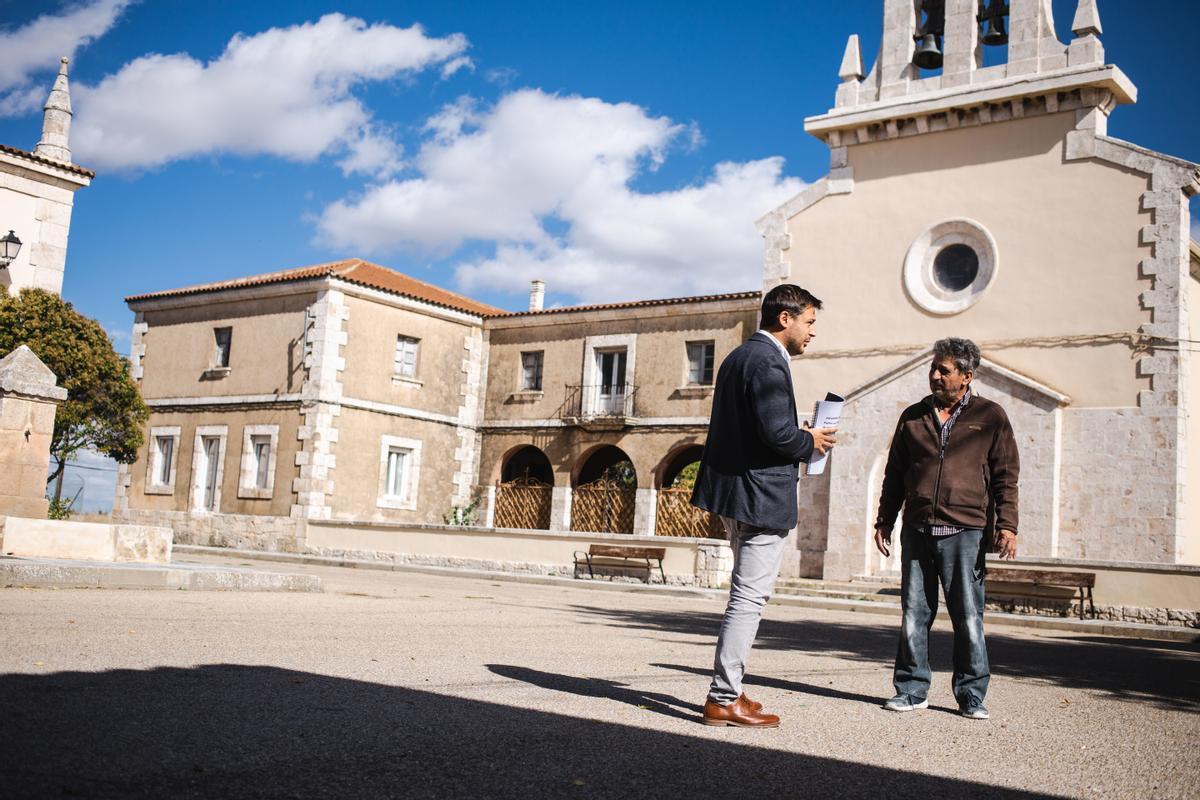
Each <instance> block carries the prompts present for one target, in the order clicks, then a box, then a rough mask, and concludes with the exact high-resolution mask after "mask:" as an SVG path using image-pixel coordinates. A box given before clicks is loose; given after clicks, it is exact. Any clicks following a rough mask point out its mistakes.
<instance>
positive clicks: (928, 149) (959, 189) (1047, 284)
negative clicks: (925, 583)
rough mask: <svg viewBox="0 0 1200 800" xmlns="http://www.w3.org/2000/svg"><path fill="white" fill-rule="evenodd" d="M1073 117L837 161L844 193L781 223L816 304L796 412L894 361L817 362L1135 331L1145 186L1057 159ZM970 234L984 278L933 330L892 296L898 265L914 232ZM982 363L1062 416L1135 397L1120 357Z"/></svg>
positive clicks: (1059, 351)
mask: <svg viewBox="0 0 1200 800" xmlns="http://www.w3.org/2000/svg"><path fill="white" fill-rule="evenodd" d="M1073 125H1074V113H1073V112H1071V113H1063V114H1055V115H1049V116H1042V117H1036V118H1030V119H1023V120H1015V121H1011V122H1004V123H998V124H994V125H985V126H980V127H974V128H970V129H962V130H956V131H946V132H940V133H931V134H926V135H923V136H913V137H907V138H902V139H897V140H892V141H886V142H878V143H872V144H863V145H856V146H853V147H850V148H849V152H848V158H849V164H850V166H851V168H852V169H853V173H854V190H853V192H851V193H850V194H845V195H831V196H829V197H826V198H825V199H823V200H821V201H820V202H818V203H817V204H816V205H814V206H812V207H810V208H808V209H806V210H805V211H804V212H802V213H800V214H799V215H797V216H795V217H793V218H792V219H791V220H789V221H788V232H789V233H790V234H791V249H790V250H788V251H785V252H786V257H787V258H788V259H789V260H790V263H791V266H792V270H791V276H790V280H791V281H792V282H795V283H799V284H800V285H802V286H804V287H805V288H807V289H809V290H810V291H812V292H814V293H815V294H816V295H817V296H818V297H820V298H821V299H822V300H824V301H825V303H826V306H825V310H824V312H823V313H822V314H821V315H820V316H819V318H818V325H817V340H816V341H815V342H814V343H813V344H812V345H811V346H810V354H811V356H810V357H806V358H803V359H800V360H798V361H797V362H795V367H794V369H795V375H796V384H797V393H798V395H799V396H800V401H801V405H802V406H804V405H807V404H808V403H811V402H812V401H813V400H815V399H816V398H817V397H818V396H820V395H823V393H824V392H825V391H829V390H832V391H838V390H842V391H849V390H850V389H852V388H854V387H856V386H859V385H861V384H863V383H865V382H866V381H867V380H869V379H871V378H873V377H874V376H876V375H879V374H881V373H883V372H884V371H885V370H887V369H888V368H889V367H892V366H895V364H896V363H898V362H899V361H902V360H903V359H902V358H898V357H895V356H891V357H888V356H878V357H857V356H856V357H846V358H822V357H821V355H820V354H821V351H823V350H830V349H834V348H863V347H871V346H889V345H900V344H914V345H918V344H928V343H930V342H932V341H934V340H935V339H938V338H941V337H944V336H950V335H958V336H966V337H970V338H974V339H976V340H981V341H986V340H1001V339H1016V338H1024V337H1031V336H1053V335H1070V334H1086V333H1101V332H1113V331H1136V330H1137V328H1138V326H1139V325H1140V324H1142V323H1144V322H1149V321H1150V315H1149V313H1148V312H1146V311H1143V310H1142V309H1141V307H1140V305H1139V302H1138V296H1139V294H1140V293H1141V292H1144V291H1146V290H1148V289H1150V288H1151V282H1150V279H1149V278H1143V277H1140V276H1139V270H1138V265H1139V262H1140V261H1141V260H1142V259H1144V258H1147V257H1148V256H1149V255H1150V249H1149V247H1146V246H1142V245H1140V244H1139V232H1140V228H1141V227H1142V226H1144V225H1147V224H1149V223H1150V221H1151V220H1150V215H1149V213H1145V212H1142V211H1141V210H1140V196H1141V193H1142V192H1145V191H1146V190H1147V188H1148V186H1147V179H1146V176H1144V175H1140V174H1135V173H1132V172H1130V171H1127V170H1124V169H1120V168H1116V167H1113V166H1111V165H1107V164H1104V163H1101V162H1090V161H1079V162H1071V163H1064V162H1063V138H1064V136H1065V135H1066V133H1067V132H1068V131H1069V130H1071V129H1072V127H1073ZM961 217H966V218H969V219H973V220H975V221H976V222H978V223H980V224H981V225H983V226H984V227H985V228H986V229H987V230H989V231H990V232H991V234H992V235H993V236H994V238H995V241H996V247H997V251H998V261H999V268H998V272H997V275H996V277H995V279H994V281H993V283H992V285H991V287H990V288H989V289H988V291H987V293H986V294H985V295H984V297H983V298H982V300H981V301H980V302H978V303H977V304H976V305H974V306H973V307H971V308H970V309H968V310H966V311H964V312H962V313H959V314H956V315H953V316H950V317H942V316H937V315H934V314H931V313H928V312H926V311H924V310H922V309H921V308H920V307H918V306H917V305H915V304H914V303H913V302H912V301H911V300H910V299H909V297H908V295H907V294H906V292H905V290H904V286H903V281H902V271H903V264H904V258H905V254H906V253H907V251H908V249H909V247H910V245H911V244H912V242H913V241H914V239H916V238H917V236H918V235H919V234H921V233H922V232H924V231H925V230H927V229H928V228H930V227H931V226H933V225H935V224H937V223H939V222H942V221H945V220H948V219H953V218H961ZM984 352H985V354H986V355H988V356H989V357H990V358H992V359H993V360H994V361H996V362H998V363H1000V364H1003V365H1004V366H1006V367H1009V368H1011V369H1014V370H1016V371H1018V372H1020V373H1022V374H1024V375H1028V376H1029V377H1031V378H1034V379H1036V380H1038V381H1040V382H1042V383H1045V384H1046V385H1048V386H1052V387H1053V388H1055V389H1057V390H1059V391H1061V392H1063V393H1065V394H1068V395H1070V396H1071V398H1072V401H1073V402H1072V405H1073V406H1075V407H1079V406H1085V407H1086V406H1134V405H1136V402H1137V392H1138V391H1139V390H1141V389H1147V388H1149V381H1148V379H1146V378H1141V377H1138V376H1137V374H1136V364H1135V361H1134V360H1133V359H1132V358H1131V352H1130V350H1129V348H1128V347H1125V346H1123V345H1109V346H1086V347H1074V348H1070V349H1063V348H1052V347H1026V348H1020V347H1007V348H1004V349H995V350H989V349H988V348H985V350H984Z"/></svg>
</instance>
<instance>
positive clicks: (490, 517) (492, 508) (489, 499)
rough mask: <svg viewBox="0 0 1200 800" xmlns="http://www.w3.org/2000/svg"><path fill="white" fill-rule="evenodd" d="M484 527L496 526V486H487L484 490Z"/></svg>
mask: <svg viewBox="0 0 1200 800" xmlns="http://www.w3.org/2000/svg"><path fill="white" fill-rule="evenodd" d="M482 502H483V527H485V528H494V527H496V487H495V486H486V487H484V490H483V500H482Z"/></svg>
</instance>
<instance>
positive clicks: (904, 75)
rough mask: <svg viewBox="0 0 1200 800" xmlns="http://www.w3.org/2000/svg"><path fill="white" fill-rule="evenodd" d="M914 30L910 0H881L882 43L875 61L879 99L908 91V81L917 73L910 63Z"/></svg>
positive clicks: (914, 16) (913, 14)
mask: <svg viewBox="0 0 1200 800" xmlns="http://www.w3.org/2000/svg"><path fill="white" fill-rule="evenodd" d="M916 29H917V14H916V11H915V9H914V7H913V0H884V3H883V43H882V44H881V45H880V48H879V60H878V61H877V62H876V64H875V70H876V71H877V72H878V73H879V99H880V100H887V99H888V98H891V97H903V96H905V95H906V94H908V84H909V81H911V80H912V79H913V78H914V77H916V76H917V68H916V67H914V66H913V63H912V58H913V51H914V50H915V48H916V44H915V42H913V33H915V32H916Z"/></svg>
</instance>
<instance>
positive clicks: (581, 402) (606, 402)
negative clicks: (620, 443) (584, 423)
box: [559, 383, 637, 420]
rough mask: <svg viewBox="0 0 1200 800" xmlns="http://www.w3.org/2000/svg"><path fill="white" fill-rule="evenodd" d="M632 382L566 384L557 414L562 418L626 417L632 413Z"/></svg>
mask: <svg viewBox="0 0 1200 800" xmlns="http://www.w3.org/2000/svg"><path fill="white" fill-rule="evenodd" d="M636 394H637V387H636V386H634V385H633V384H629V383H627V384H624V385H617V384H586V383H585V384H575V385H572V386H567V391H566V399H565V400H564V402H563V405H562V412H561V413H560V414H559V416H560V417H562V418H563V419H564V420H572V419H577V420H606V419H612V420H617V419H628V418H630V417H632V416H633V415H634V414H633V409H634V405H633V399H634V396H635V395H636Z"/></svg>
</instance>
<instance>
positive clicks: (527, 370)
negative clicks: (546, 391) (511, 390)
mask: <svg viewBox="0 0 1200 800" xmlns="http://www.w3.org/2000/svg"><path fill="white" fill-rule="evenodd" d="M542 357H543V352H542V351H541V350H538V351H537V352H534V353H521V388H522V389H523V390H525V391H527V392H540V391H541V390H542Z"/></svg>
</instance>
